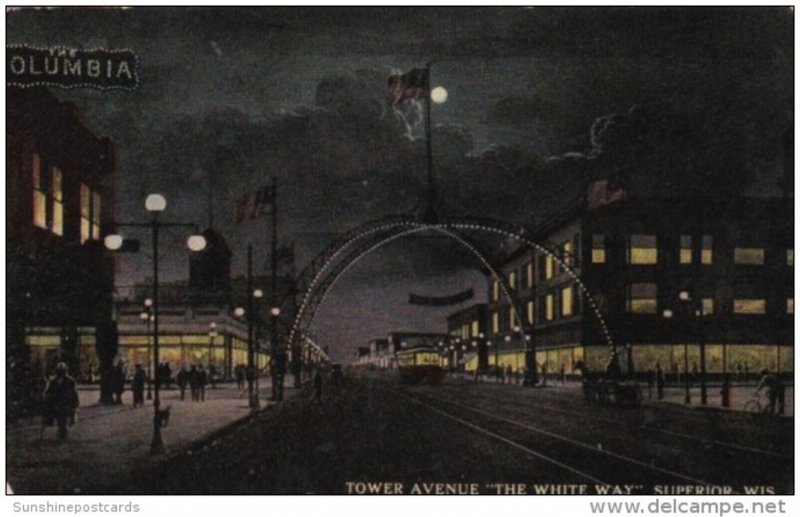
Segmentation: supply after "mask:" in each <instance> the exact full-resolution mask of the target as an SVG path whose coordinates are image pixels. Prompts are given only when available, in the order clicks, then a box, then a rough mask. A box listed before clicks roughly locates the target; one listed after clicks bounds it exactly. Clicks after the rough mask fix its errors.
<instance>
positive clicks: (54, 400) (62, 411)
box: [43, 363, 79, 440]
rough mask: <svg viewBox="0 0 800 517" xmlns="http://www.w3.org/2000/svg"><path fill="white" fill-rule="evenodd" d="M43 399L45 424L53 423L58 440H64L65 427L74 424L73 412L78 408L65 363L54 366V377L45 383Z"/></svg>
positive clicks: (65, 435)
mask: <svg viewBox="0 0 800 517" xmlns="http://www.w3.org/2000/svg"><path fill="white" fill-rule="evenodd" d="M43 398H44V407H45V415H44V417H43V418H44V420H45V424H46V425H53V423H55V425H56V426H57V428H58V431H57V436H58V439H59V440H66V439H67V426H68V425H69V426H72V425H74V424H75V410H76V409H77V408H78V405H79V400H78V392H77V391H76V389H75V380H73V378H72V377H70V376H69V375H68V371H67V365H66V364H65V363H58V364H57V365H56V369H55V375H54V376H53V377H51V378H50V379H49V380H48V381H47V386H46V387H45V389H44V394H43Z"/></svg>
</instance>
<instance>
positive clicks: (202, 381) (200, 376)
mask: <svg viewBox="0 0 800 517" xmlns="http://www.w3.org/2000/svg"><path fill="white" fill-rule="evenodd" d="M206 383H208V374H207V373H206V369H205V368H204V367H203V365H202V364H201V365H200V368H199V369H198V370H197V399H198V400H199V401H200V402H205V401H206Z"/></svg>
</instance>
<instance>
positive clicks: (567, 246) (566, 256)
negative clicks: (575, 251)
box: [561, 241, 575, 267]
mask: <svg viewBox="0 0 800 517" xmlns="http://www.w3.org/2000/svg"><path fill="white" fill-rule="evenodd" d="M561 256H562V257H563V260H564V264H566V265H567V266H569V267H572V266H573V265H574V264H575V261H574V259H573V256H572V243H571V242H569V241H567V242H565V243H564V245H563V246H562V247H561Z"/></svg>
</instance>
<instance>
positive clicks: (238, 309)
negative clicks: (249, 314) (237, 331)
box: [233, 307, 244, 318]
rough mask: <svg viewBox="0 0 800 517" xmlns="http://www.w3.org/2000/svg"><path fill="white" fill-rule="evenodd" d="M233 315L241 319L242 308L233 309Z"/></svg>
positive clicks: (242, 314)
mask: <svg viewBox="0 0 800 517" xmlns="http://www.w3.org/2000/svg"><path fill="white" fill-rule="evenodd" d="M233 314H234V315H235V316H238V317H240V318H241V317H242V316H244V308H243V307H236V308H235V309H233Z"/></svg>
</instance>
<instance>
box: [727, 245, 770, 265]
mask: <svg viewBox="0 0 800 517" xmlns="http://www.w3.org/2000/svg"><path fill="white" fill-rule="evenodd" d="M733 263H734V264H742V265H747V266H763V265H764V248H733Z"/></svg>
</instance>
